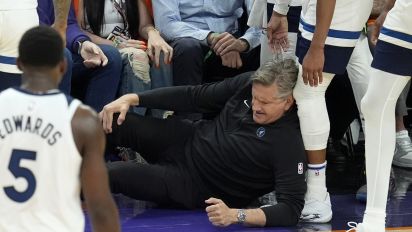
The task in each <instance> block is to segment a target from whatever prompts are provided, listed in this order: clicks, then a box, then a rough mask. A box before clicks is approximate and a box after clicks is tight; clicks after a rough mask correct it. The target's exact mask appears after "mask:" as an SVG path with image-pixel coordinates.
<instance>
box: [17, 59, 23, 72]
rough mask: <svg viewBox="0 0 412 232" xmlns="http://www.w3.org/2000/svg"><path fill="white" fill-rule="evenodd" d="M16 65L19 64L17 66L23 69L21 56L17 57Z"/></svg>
mask: <svg viewBox="0 0 412 232" xmlns="http://www.w3.org/2000/svg"><path fill="white" fill-rule="evenodd" d="M16 65H17V68H19V70H20V71H23V68H24V65H23V64H22V63H21V60H20V58H19V57H17V60H16Z"/></svg>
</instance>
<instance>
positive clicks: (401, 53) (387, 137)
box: [356, 0, 412, 232]
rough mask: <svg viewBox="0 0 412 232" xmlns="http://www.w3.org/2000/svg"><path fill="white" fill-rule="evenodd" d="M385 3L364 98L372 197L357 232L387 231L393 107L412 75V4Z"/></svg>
mask: <svg viewBox="0 0 412 232" xmlns="http://www.w3.org/2000/svg"><path fill="white" fill-rule="evenodd" d="M386 3H387V4H386V6H385V10H384V12H383V13H382V14H381V15H380V16H379V18H378V19H377V21H376V29H377V31H375V33H374V34H375V36H374V38H375V39H373V41H376V40H377V35H378V33H379V29H380V34H379V39H378V41H377V44H376V48H375V56H374V60H373V63H372V67H373V68H372V75H371V78H370V83H369V86H368V90H367V92H366V95H365V97H364V98H363V99H362V111H363V114H364V117H365V127H366V133H365V135H366V137H365V150H366V154H365V156H366V183H367V189H368V194H367V203H366V210H365V214H364V216H363V222H362V223H360V224H358V225H357V228H356V231H358V232H383V231H385V217H386V202H387V196H388V186H389V176H390V169H391V163H392V158H393V154H394V153H393V151H394V150H395V105H396V101H397V99H398V97H399V95H400V93H401V92H402V90H403V88H404V87H405V85H406V84H407V82H408V81H409V80H410V78H411V76H412V65H411V64H412V14H411V12H412V1H410V0H396V1H395V0H387V1H386ZM385 18H386V20H385ZM383 22H384V24H383ZM382 24H383V26H382Z"/></svg>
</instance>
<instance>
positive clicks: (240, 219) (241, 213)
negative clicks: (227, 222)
mask: <svg viewBox="0 0 412 232" xmlns="http://www.w3.org/2000/svg"><path fill="white" fill-rule="evenodd" d="M237 220H238V222H240V223H243V222H245V221H246V214H245V211H244V210H243V209H239V210H238V211H237Z"/></svg>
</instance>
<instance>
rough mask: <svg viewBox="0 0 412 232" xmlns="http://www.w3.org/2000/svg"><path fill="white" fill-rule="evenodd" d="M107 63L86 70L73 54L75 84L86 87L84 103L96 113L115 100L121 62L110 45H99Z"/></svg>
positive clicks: (116, 52)
mask: <svg viewBox="0 0 412 232" xmlns="http://www.w3.org/2000/svg"><path fill="white" fill-rule="evenodd" d="M99 46H100V48H101V49H102V51H103V53H104V54H105V55H106V57H107V59H108V60H109V62H108V63H107V65H106V66H104V67H96V68H91V69H88V68H86V67H85V66H84V64H83V58H82V57H81V56H79V55H77V54H73V76H72V79H73V81H75V82H76V83H81V84H84V85H87V87H86V93H85V95H84V99H82V100H83V101H84V103H86V104H87V105H90V106H91V107H92V108H94V109H95V110H96V111H97V112H99V111H101V110H102V109H103V107H104V106H105V105H106V104H108V103H110V102H111V101H113V100H115V98H116V93H117V91H118V86H119V82H120V76H121V72H122V60H121V57H120V53H119V51H118V50H117V49H116V48H115V47H113V46H110V45H99ZM87 83H88V84H87Z"/></svg>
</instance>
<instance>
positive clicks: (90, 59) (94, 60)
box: [80, 41, 108, 68]
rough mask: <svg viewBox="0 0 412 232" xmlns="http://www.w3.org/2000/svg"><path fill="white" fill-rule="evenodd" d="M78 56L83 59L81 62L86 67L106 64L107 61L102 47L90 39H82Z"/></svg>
mask: <svg viewBox="0 0 412 232" xmlns="http://www.w3.org/2000/svg"><path fill="white" fill-rule="evenodd" d="M80 56H81V57H82V58H83V59H84V61H83V64H84V66H86V67H87V68H95V67H98V66H106V65H107V63H108V60H107V57H106V55H104V53H103V51H102V49H100V47H99V46H97V45H96V44H94V43H92V42H90V41H84V42H83V44H82V48H81V50H80Z"/></svg>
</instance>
